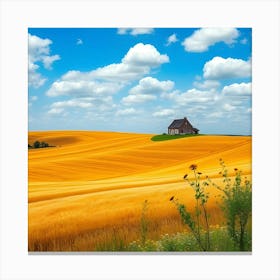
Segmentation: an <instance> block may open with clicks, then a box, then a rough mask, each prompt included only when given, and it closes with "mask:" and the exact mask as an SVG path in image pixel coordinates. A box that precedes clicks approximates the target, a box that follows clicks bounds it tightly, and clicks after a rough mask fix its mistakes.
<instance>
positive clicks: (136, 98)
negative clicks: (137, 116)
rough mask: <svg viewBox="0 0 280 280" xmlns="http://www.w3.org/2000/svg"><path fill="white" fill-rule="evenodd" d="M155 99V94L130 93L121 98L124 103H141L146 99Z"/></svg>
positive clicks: (146, 100)
mask: <svg viewBox="0 0 280 280" xmlns="http://www.w3.org/2000/svg"><path fill="white" fill-rule="evenodd" d="M155 99H157V97H156V96H154V95H150V94H130V95H128V96H126V97H124V98H123V99H122V102H123V103H124V104H126V105H130V104H141V103H145V102H148V101H153V100H155Z"/></svg>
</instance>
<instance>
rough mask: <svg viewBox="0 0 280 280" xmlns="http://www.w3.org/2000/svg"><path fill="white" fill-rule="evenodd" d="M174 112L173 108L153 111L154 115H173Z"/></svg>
mask: <svg viewBox="0 0 280 280" xmlns="http://www.w3.org/2000/svg"><path fill="white" fill-rule="evenodd" d="M174 114H175V110H173V109H162V110H160V111H157V112H155V113H153V116H154V117H169V116H173V115H174Z"/></svg>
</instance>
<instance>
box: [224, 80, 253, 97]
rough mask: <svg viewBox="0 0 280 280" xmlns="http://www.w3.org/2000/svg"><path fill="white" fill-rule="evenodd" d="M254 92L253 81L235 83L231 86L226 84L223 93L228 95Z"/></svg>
mask: <svg viewBox="0 0 280 280" xmlns="http://www.w3.org/2000/svg"><path fill="white" fill-rule="evenodd" d="M251 92H252V84H251V83H240V84H237V83H234V84H231V85H229V86H225V87H224V88H223V89H222V93H223V94H226V95H243V96H244V95H250V94H251Z"/></svg>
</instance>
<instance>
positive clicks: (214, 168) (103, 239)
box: [28, 131, 251, 251]
mask: <svg viewBox="0 0 280 280" xmlns="http://www.w3.org/2000/svg"><path fill="white" fill-rule="evenodd" d="M152 136H153V135H151V134H134V133H118V132H91V131H46V132H45V131H44V132H29V137H28V143H29V144H32V143H33V142H34V141H36V140H38V141H45V142H47V143H49V144H50V145H53V146H55V147H49V148H43V149H30V150H29V151H28V153H29V156H28V180H29V183H28V202H29V203H28V206H29V212H28V217H29V221H28V226H29V250H30V251H93V250H106V248H107V247H108V248H109V247H110V244H111V243H112V242H113V241H112V240H117V239H120V238H121V239H122V240H124V241H125V242H131V241H132V240H135V239H137V238H139V221H140V217H141V211H142V205H143V202H144V201H145V200H148V211H147V215H148V218H149V221H150V226H149V237H150V238H158V237H159V236H160V235H161V234H164V233H173V232H177V231H182V230H184V227H183V225H182V224H181V222H180V219H179V217H178V214H177V213H176V209H174V205H171V203H169V198H170V196H171V195H175V196H176V197H177V198H179V199H180V201H183V202H185V203H186V204H187V205H188V206H189V207H193V197H192V189H191V188H190V187H189V186H188V185H187V183H186V182H185V181H184V180H183V176H184V174H186V173H190V178H191V171H190V170H188V167H189V166H190V165H191V164H193V163H195V164H197V165H198V169H199V170H200V171H201V172H202V174H205V175H208V176H210V177H211V178H213V180H217V181H219V180H220V179H219V178H218V173H219V171H220V166H219V159H220V158H222V159H223V160H224V161H225V163H226V165H227V168H228V170H229V174H230V175H233V174H234V171H233V169H234V168H238V169H241V170H242V171H243V174H244V175H246V176H248V177H250V175H251V137H250V136H211V135H209V136H206V135H205V136H200V137H189V138H181V139H176V140H172V141H159V142H154V141H151V137H152ZM209 191H210V193H211V194H212V196H213V198H214V196H215V195H217V194H218V192H217V190H216V189H210V190H209ZM209 207H210V213H211V224H213V225H215V224H216V223H218V221H220V220H221V219H222V217H221V213H220V211H219V207H218V206H217V204H216V202H215V201H214V199H212V200H211V199H210V201H209ZM110 248H111V247H110Z"/></svg>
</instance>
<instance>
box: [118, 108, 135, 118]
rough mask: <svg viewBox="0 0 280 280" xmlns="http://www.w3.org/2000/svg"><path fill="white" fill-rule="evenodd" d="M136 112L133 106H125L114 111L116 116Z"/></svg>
mask: <svg viewBox="0 0 280 280" xmlns="http://www.w3.org/2000/svg"><path fill="white" fill-rule="evenodd" d="M135 113H136V110H135V109H134V108H127V109H122V110H118V111H117V112H116V116H128V115H134V114H135Z"/></svg>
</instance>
